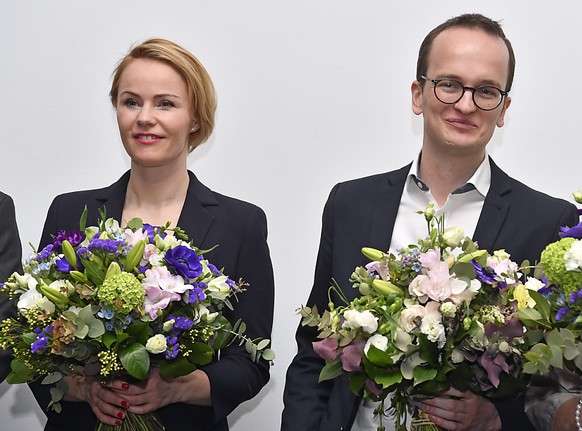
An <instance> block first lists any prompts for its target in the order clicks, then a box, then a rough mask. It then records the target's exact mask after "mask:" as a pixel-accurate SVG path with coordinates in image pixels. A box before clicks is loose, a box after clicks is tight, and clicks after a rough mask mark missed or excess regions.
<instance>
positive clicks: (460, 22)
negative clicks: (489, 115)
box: [416, 13, 515, 91]
mask: <svg viewBox="0 0 582 431" xmlns="http://www.w3.org/2000/svg"><path fill="white" fill-rule="evenodd" d="M455 27H461V28H468V29H476V30H482V31H484V32H485V33H487V34H489V35H491V36H497V37H500V38H501V39H502V40H503V42H505V46H507V50H508V51H509V69H508V71H509V74H508V75H507V83H506V86H505V91H509V90H511V85H512V84H513V75H514V73H515V54H514V53H513V48H512V47H511V42H510V41H509V39H507V37H505V33H503V30H502V29H501V25H500V24H499V22H497V21H493V20H492V19H490V18H487V17H486V16H483V15H481V14H478V13H472V14H464V15H459V16H456V17H454V18H451V19H449V20H448V21H445V22H444V23H442V24H441V25H439V26H438V27H436V28H434V29H433V30H432V31H431V32H430V33H429V34H427V35H426V37H425V38H424V40H423V41H422V44H421V45H420V49H419V51H418V61H417V63H416V80H417V81H418V82H420V83H423V79H422V78H421V76H423V75H426V70H427V69H428V57H429V55H430V50H431V48H432V44H433V42H434V40H435V38H436V37H437V36H438V35H439V34H441V33H442V32H443V31H445V30H448V29H450V28H455Z"/></svg>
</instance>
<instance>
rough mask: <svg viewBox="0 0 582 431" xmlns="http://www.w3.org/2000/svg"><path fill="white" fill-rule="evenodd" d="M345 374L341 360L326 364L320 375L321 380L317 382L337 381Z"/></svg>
mask: <svg viewBox="0 0 582 431" xmlns="http://www.w3.org/2000/svg"><path fill="white" fill-rule="evenodd" d="M343 373H344V369H343V368H342V364H341V362H340V360H339V359H336V360H335V361H331V362H326V363H325V365H324V367H323V368H322V369H321V372H320V373H319V379H318V380H317V382H318V383H321V382H324V381H326V380H331V379H335V378H336V377H339V376H341V375H342V374H343Z"/></svg>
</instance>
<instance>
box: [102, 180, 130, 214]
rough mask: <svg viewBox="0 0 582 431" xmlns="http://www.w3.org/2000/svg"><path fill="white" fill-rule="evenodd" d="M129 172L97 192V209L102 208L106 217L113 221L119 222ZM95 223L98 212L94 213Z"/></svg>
mask: <svg viewBox="0 0 582 431" xmlns="http://www.w3.org/2000/svg"><path fill="white" fill-rule="evenodd" d="M129 174H130V171H127V172H126V173H125V174H123V176H122V177H121V178H120V179H119V180H117V181H116V182H115V183H113V184H111V185H110V186H109V187H107V188H104V189H101V190H99V193H98V194H97V197H96V200H97V205H98V207H99V208H104V209H105V211H106V216H107V217H108V218H109V217H113V218H114V219H115V220H118V221H119V223H122V221H121V215H122V213H123V204H124V202H125V193H126V192H127V183H128V182H129ZM94 216H95V218H96V219H95V222H97V218H98V217H99V214H98V212H95V215H94Z"/></svg>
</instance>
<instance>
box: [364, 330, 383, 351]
mask: <svg viewBox="0 0 582 431" xmlns="http://www.w3.org/2000/svg"><path fill="white" fill-rule="evenodd" d="M370 346H374V347H375V348H376V349H378V350H382V351H383V352H385V351H386V349H387V348H388V338H386V337H385V336H383V335H380V334H374V335H372V336H371V337H370V338H368V341H366V345H365V346H364V352H366V354H368V350H369V349H370Z"/></svg>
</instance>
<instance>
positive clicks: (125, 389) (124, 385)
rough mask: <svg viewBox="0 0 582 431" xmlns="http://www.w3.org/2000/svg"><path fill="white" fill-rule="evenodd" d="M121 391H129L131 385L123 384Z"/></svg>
mask: <svg viewBox="0 0 582 431" xmlns="http://www.w3.org/2000/svg"><path fill="white" fill-rule="evenodd" d="M121 389H123V390H124V391H127V390H128V389H129V384H127V383H122V384H121Z"/></svg>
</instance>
